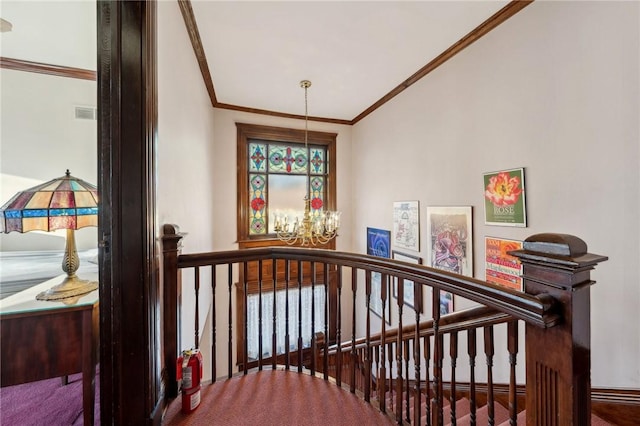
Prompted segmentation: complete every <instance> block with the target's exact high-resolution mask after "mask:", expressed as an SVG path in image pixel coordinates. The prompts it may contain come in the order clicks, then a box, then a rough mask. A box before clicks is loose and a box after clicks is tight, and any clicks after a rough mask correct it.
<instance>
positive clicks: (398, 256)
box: [391, 250, 422, 313]
mask: <svg viewBox="0 0 640 426" xmlns="http://www.w3.org/2000/svg"><path fill="white" fill-rule="evenodd" d="M391 254H392V257H393V259H395V260H401V261H403V262H407V263H415V264H418V265H420V264H421V263H422V258H420V257H418V256H413V255H410V254H404V253H400V252H398V251H395V250H393V251H392V252H391ZM398 281H399V280H398V279H397V278H395V279H394V283H393V297H395V298H396V299H397V298H398ZM403 285H404V291H403V292H402V294H403V299H404V304H405V305H407V306H409V307H410V308H411V309H414V310H415V308H416V302H415V300H416V297H417V299H418V300H422V286H421V285H418V286H416V285H415V283H414V282H413V281H409V280H404V281H403ZM418 309H419V310H418V312H420V313H422V303H420V305H419V306H418Z"/></svg>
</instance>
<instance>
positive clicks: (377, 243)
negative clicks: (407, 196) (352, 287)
mask: <svg viewBox="0 0 640 426" xmlns="http://www.w3.org/2000/svg"><path fill="white" fill-rule="evenodd" d="M367 254H370V255H372V256H379V257H386V258H389V257H390V255H391V231H388V230H384V229H377V228H367ZM385 281H386V282H384V283H383V282H382V274H380V273H379V272H372V273H371V298H370V301H369V309H370V310H371V312H373V313H374V314H376V315H377V316H379V317H380V318H382V286H383V285H384V286H386V287H385V288H386V289H387V306H385V312H386V314H385V318H384V320H385V321H386V322H387V323H388V324H391V297H389V279H388V278H387V279H386V280H385Z"/></svg>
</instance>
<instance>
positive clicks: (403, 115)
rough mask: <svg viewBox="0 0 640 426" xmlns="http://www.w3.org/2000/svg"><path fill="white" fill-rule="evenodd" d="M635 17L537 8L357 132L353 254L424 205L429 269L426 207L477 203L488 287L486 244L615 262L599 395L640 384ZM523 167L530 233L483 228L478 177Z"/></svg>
mask: <svg viewBox="0 0 640 426" xmlns="http://www.w3.org/2000/svg"><path fill="white" fill-rule="evenodd" d="M639 6H640V5H639V4H638V3H636V2H535V3H533V4H532V5H530V6H529V7H527V8H525V9H524V10H523V11H522V12H520V13H518V14H517V15H516V16H514V17H513V18H511V19H510V20H509V21H507V22H506V23H504V24H502V25H501V26H500V27H498V28H497V29H495V30H493V31H492V32H491V33H490V34H489V35H487V36H485V37H484V38H482V39H481V40H480V41H478V42H476V43H475V44H473V45H472V46H471V47H468V48H467V49H466V50H464V51H463V52H462V53H460V54H458V55H457V56H456V57H455V58H453V59H452V60H451V61H449V62H447V63H446V64H445V65H443V66H441V67H440V68H438V69H437V70H435V71H434V72H432V73H431V74H429V75H428V76H427V77H425V78H423V79H422V80H421V81H419V82H418V83H417V84H415V85H413V86H412V87H410V88H409V89H408V90H406V91H405V92H403V93H402V94H400V95H399V96H397V97H396V98H394V99H393V100H392V101H391V102H389V103H387V104H386V105H384V106H383V107H382V108H380V109H379V110H377V111H375V112H374V113H373V114H371V115H370V116H368V117H367V118H365V119H364V120H363V121H362V122H360V123H358V124H357V125H355V126H354V128H353V132H352V145H353V153H352V155H351V160H352V166H353V169H352V194H353V196H354V197H353V210H352V211H351V214H352V217H353V218H354V223H353V227H352V230H353V234H352V242H353V248H354V250H355V251H359V252H365V240H364V234H365V231H366V227H367V226H374V227H380V228H385V229H391V227H392V203H393V201H399V200H419V201H420V215H421V224H422V227H421V241H422V244H421V249H422V251H421V255H422V257H423V258H426V244H425V238H426V229H425V225H426V207H427V206H446V205H453V206H455V205H471V206H473V210H474V212H473V219H474V221H473V226H474V260H475V265H474V271H475V276H476V277H478V278H484V272H485V271H484V265H483V256H484V237H485V236H496V237H504V238H513V239H524V238H526V237H528V236H530V235H533V234H536V233H540V232H560V233H568V234H573V235H576V236H578V237H580V238H582V239H583V240H585V241H586V242H587V244H588V246H589V251H590V252H592V253H598V254H603V255H607V256H609V257H610V260H609V261H608V262H606V263H603V264H601V265H599V266H598V267H597V268H596V270H595V272H593V273H592V277H593V278H594V279H595V280H597V284H596V285H595V286H594V287H592V303H591V309H592V333H591V334H592V383H593V385H594V386H599V387H633V388H638V387H640V363H639V362H638V360H639V359H640V321H638V319H637V313H638V312H639V311H640V285H639V283H640V266H639V263H640V262H639V260H640V239H639V238H638V237H640V229H639V225H638V222H639V221H638V217H639V215H640V210H639V198H640V176H639V172H638V170H639V168H640V154H639V145H640V142H639V138H640V135H639V116H640V108H639V99H640V92H639V90H640V85H639V76H640V69H639V50H640V49H639V41H640V36H639V24H638V23H639V17H640V11H639ZM374 164H375V165H377V166H375V167H374V166H372V165H374ZM515 167H525V174H526V201H527V220H528V227H527V228H509V227H496V226H485V225H484V220H483V193H482V185H483V184H482V173H483V172H488V171H495V170H500V169H507V168H515ZM343 182H344V181H343ZM464 306H465V303H464V302H463V301H461V300H459V299H457V300H456V308H457V309H460V308H462V307H464ZM359 315H360V317H363V316H364V312H361V313H359Z"/></svg>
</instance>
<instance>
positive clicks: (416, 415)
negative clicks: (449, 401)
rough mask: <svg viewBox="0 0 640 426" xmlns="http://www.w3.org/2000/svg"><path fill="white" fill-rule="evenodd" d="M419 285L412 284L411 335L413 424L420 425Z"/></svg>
mask: <svg viewBox="0 0 640 426" xmlns="http://www.w3.org/2000/svg"><path fill="white" fill-rule="evenodd" d="M420 288H421V287H420V286H419V285H418V284H417V283H414V284H413V291H414V294H413V303H414V306H413V309H414V312H415V314H416V330H415V335H414V336H413V364H414V372H415V385H414V399H413V424H414V425H418V426H419V425H420V420H421V417H422V416H421V414H422V413H421V409H420V408H421V405H422V393H421V392H420V361H421V360H420V311H421V310H422V307H421V303H422V300H421V299H422V297H418V294H417V293H418V289H420Z"/></svg>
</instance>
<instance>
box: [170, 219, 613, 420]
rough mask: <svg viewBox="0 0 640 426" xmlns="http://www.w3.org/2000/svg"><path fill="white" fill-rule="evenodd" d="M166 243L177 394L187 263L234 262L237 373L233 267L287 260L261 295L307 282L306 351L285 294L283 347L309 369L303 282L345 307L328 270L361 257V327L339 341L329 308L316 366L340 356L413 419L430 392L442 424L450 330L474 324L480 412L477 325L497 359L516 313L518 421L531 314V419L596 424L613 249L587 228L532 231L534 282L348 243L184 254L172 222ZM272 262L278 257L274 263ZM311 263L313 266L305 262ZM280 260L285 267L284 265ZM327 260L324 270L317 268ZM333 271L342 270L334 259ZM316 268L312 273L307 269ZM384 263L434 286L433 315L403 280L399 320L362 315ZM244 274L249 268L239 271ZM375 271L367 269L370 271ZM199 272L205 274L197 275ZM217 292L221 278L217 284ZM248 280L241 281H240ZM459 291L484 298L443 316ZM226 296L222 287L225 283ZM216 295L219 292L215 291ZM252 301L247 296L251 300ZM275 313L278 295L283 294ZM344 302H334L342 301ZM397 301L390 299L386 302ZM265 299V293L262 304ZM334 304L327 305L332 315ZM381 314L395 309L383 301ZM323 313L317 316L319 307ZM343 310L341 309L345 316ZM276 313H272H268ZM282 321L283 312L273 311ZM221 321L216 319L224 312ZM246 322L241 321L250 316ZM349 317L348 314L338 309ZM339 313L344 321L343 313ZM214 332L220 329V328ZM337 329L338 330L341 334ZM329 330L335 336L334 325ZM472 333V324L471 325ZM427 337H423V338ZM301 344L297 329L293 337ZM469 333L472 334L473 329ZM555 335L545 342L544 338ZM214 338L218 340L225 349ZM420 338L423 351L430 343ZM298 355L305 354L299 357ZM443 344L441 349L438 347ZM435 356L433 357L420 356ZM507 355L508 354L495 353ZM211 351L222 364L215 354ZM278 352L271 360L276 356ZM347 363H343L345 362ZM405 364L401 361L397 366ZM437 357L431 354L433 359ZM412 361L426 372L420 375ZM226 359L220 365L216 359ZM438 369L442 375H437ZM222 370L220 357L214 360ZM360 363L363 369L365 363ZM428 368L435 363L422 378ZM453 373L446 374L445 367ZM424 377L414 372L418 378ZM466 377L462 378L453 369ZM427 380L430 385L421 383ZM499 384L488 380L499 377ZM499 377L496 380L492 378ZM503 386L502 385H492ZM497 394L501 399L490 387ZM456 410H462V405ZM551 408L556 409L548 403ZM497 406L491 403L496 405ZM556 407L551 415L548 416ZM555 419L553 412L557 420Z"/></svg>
mask: <svg viewBox="0 0 640 426" xmlns="http://www.w3.org/2000/svg"><path fill="white" fill-rule="evenodd" d="M163 231H164V236H163V246H164V256H163V259H164V269H163V274H164V300H163V302H164V303H163V306H164V327H165V333H164V349H163V353H164V361H165V370H164V371H163V373H164V374H163V377H164V378H165V382H166V385H165V388H166V394H167V396H169V397H175V396H176V395H177V385H176V383H175V358H176V357H177V355H178V349H179V338H180V336H179V330H180V327H179V322H180V305H181V300H180V299H181V294H180V291H181V290H180V288H181V283H180V276H181V273H180V269H183V268H194V269H195V270H197V268H200V267H204V266H213V276H214V277H215V276H216V271H215V266H216V265H225V267H227V268H228V279H227V283H226V286H225V285H224V284H221V285H220V287H222V288H225V287H226V288H227V289H228V297H229V306H228V315H229V321H228V329H229V337H228V339H229V340H228V343H229V344H228V354H227V358H228V363H229V365H228V370H229V377H231V375H232V344H231V339H232V334H233V333H232V331H234V330H235V329H237V328H238V327H244V328H245V330H244V335H245V336H246V335H247V330H246V326H247V319H246V312H245V322H244V323H240V324H232V314H231V311H232V304H231V289H232V287H231V286H232V275H233V274H232V268H236V270H239V271H240V272H242V271H243V269H244V272H245V274H244V275H245V276H246V275H247V273H246V269H247V265H248V264H249V263H250V262H257V264H258V265H259V267H258V270H259V271H262V270H263V268H262V266H263V262H265V265H267V264H268V265H270V266H269V268H272V273H271V277H278V274H277V271H276V265H277V262H276V261H279V262H283V265H284V270H283V271H282V276H283V278H282V279H281V278H275V279H273V278H266V277H263V276H262V275H261V272H260V273H259V275H258V278H257V285H258V289H259V293H258V295H259V297H262V296H261V295H262V293H261V292H262V291H263V288H264V289H265V291H270V290H269V289H272V290H273V291H274V292H275V290H276V288H278V289H280V288H282V289H284V290H285V291H287V292H288V291H289V288H291V289H292V290H294V289H298V291H299V293H298V296H297V297H298V303H297V308H298V309H297V313H298V321H297V323H296V324H293V323H292V324H291V327H292V330H293V329H294V328H295V329H297V337H298V339H297V340H298V343H297V347H296V352H297V354H296V353H294V352H291V353H289V348H290V345H289V343H290V341H289V334H288V333H289V323H288V321H289V305H288V300H289V299H288V296H287V297H286V300H287V302H286V315H285V317H286V318H285V320H286V321H287V327H286V330H287V332H286V333H287V334H286V336H285V348H286V352H285V354H284V356H283V357H280V355H277V354H276V355H277V356H278V357H279V358H280V359H284V361H285V365H286V368H287V369H288V368H289V365H292V366H293V365H295V366H297V370H298V371H302V369H303V363H304V366H307V364H306V360H303V349H302V348H303V344H302V337H301V336H302V328H301V322H300V321H301V320H300V318H301V317H302V312H301V311H300V310H301V306H302V304H301V300H300V297H301V296H300V295H301V289H302V286H303V285H310V286H311V288H312V289H313V288H314V287H315V286H320V285H322V286H324V288H325V306H327V305H329V306H334V307H337V310H338V312H340V309H341V306H342V304H341V302H340V297H341V296H340V294H341V293H340V290H341V289H342V283H341V282H340V283H339V285H338V287H337V288H338V291H337V299H338V301H337V304H336V301H330V303H328V302H329V300H328V297H329V296H328V292H327V291H326V289H327V286H328V283H329V281H330V279H329V267H331V268H337V269H335V271H336V276H337V277H338V279H339V280H341V277H342V268H345V267H346V268H351V290H352V300H351V301H350V303H351V308H352V309H353V315H352V323H353V324H352V330H351V333H350V334H351V335H350V336H349V337H347V339H349V340H348V341H346V342H340V341H339V340H338V342H339V343H338V344H337V345H332V346H328V345H329V343H332V342H333V340H331V339H330V338H328V337H327V335H326V333H327V331H328V329H327V325H326V319H325V324H324V333H314V334H313V335H312V338H311V345H312V354H311V358H310V361H309V365H308V366H307V367H310V369H311V372H312V373H313V372H318V373H319V372H322V373H324V377H325V379H327V378H328V374H329V373H328V370H329V367H331V369H333V370H332V371H333V372H334V373H335V376H336V377H337V382H338V383H341V381H342V380H343V379H344V381H345V382H348V384H349V387H350V389H351V391H352V392H355V391H356V390H359V391H362V392H363V396H364V399H365V400H366V401H369V399H370V398H376V396H377V399H378V400H379V406H380V409H381V410H382V411H386V406H387V405H386V404H387V399H386V394H387V393H390V394H392V395H393V399H392V400H391V399H390V400H389V405H390V409H391V410H393V411H394V413H395V418H396V420H397V421H399V422H402V421H409V420H412V421H413V422H415V423H419V421H420V420H419V419H420V418H421V416H422V413H421V411H420V408H419V406H420V404H419V401H421V398H422V396H423V395H422V394H426V398H427V401H429V402H428V403H427V404H426V406H425V411H426V412H425V414H426V415H427V416H428V418H430V419H433V421H434V422H435V424H438V423H441V422H442V421H443V420H444V419H443V371H442V370H443V368H442V367H443V359H444V357H445V356H447V355H446V354H447V353H448V356H449V357H450V358H451V360H452V365H455V363H456V359H457V358H458V356H459V354H458V340H457V338H456V340H451V339H449V348H448V350H446V349H445V348H444V343H443V342H444V340H443V338H444V336H446V335H449V336H451V335H453V336H456V337H457V336H458V333H464V334H467V336H466V339H465V340H466V342H467V352H468V355H469V364H470V366H471V382H470V385H469V392H468V395H469V399H470V400H471V403H472V407H471V415H472V416H474V415H475V405H476V404H475V400H476V397H475V392H476V384H475V378H474V377H475V373H474V366H475V362H476V361H475V360H476V348H475V345H476V332H477V331H478V330H483V331H484V336H485V339H484V343H485V348H484V352H485V355H486V356H487V364H488V366H489V367H491V364H492V363H493V354H494V350H495V349H494V347H493V343H491V345H490V346H487V345H488V344H489V343H490V342H493V333H494V329H493V326H494V325H496V324H501V323H507V324H508V327H507V330H508V335H507V345H508V351H509V366H508V367H507V368H509V370H510V372H511V375H510V383H511V388H513V389H511V391H512V392H511V393H510V396H509V408H510V412H511V413H510V416H511V420H512V422H513V421H515V417H516V414H517V410H518V407H517V398H516V394H515V383H516V380H515V365H516V353H517V341H518V336H517V328H518V327H517V320H522V321H524V322H525V324H526V335H525V340H526V372H527V378H526V380H527V384H526V386H527V392H526V398H527V401H526V406H527V416H528V417H527V424H540V425H547V424H563V425H565V424H566V425H578V424H580V425H581V424H587V423H586V422H587V418H586V417H585V416H586V414H588V413H589V412H590V399H589V392H590V317H589V316H590V312H589V308H590V307H589V297H590V296H589V291H590V290H589V289H590V286H591V285H592V284H593V281H591V280H590V275H589V274H590V270H592V269H593V268H594V267H595V265H596V264H598V263H599V262H602V261H604V260H607V258H606V257H605V256H599V255H594V254H589V253H587V246H586V244H585V243H584V242H583V241H582V240H580V239H579V238H576V237H573V236H568V235H562V234H539V235H534V236H532V237H530V238H528V239H527V240H526V241H525V242H524V244H523V250H518V251H514V252H511V254H512V255H514V256H516V257H518V258H519V259H520V261H521V262H522V263H523V265H524V272H523V282H524V290H525V291H524V292H520V291H515V290H513V289H509V288H504V287H501V286H498V285H494V284H490V283H487V282H484V281H481V280H477V279H475V278H470V277H465V276H460V275H457V274H453V273H449V272H446V271H441V270H437V269H433V268H429V267H426V266H422V265H416V264H409V263H405V262H401V261H398V260H393V259H384V258H380V257H375V256H368V255H363V254H357V253H346V252H338V251H333V250H322V249H308V248H298V247H296V248H293V247H261V248H254V249H244V250H232V251H224V252H214V253H198V254H186V255H182V254H180V248H181V239H182V235H183V234H180V232H179V229H178V228H177V227H176V226H174V225H165V226H164V228H163ZM267 262H270V263H267ZM289 264H291V265H293V266H295V270H296V271H298V272H297V273H296V274H295V276H293V275H292V276H290V275H289ZM304 265H308V266H304ZM278 267H279V266H278ZM320 270H322V271H323V272H322V274H318V273H316V272H317V271H320ZM332 270H334V269H332ZM307 271H308V273H307ZM374 272H375V273H378V274H380V276H381V277H382V282H386V280H387V278H389V279H392V278H393V279H396V280H398V282H399V283H401V282H402V280H408V281H412V282H413V283H414V285H415V286H416V287H431V288H432V301H431V302H432V303H431V305H432V306H431V311H432V313H433V314H432V316H433V318H432V319H430V320H427V321H422V322H421V321H420V315H419V313H420V311H421V310H422V309H421V307H419V305H418V304H419V303H420V302H421V301H416V306H418V307H419V308H420V309H417V308H416V307H406V306H405V304H404V300H403V297H404V295H403V287H404V286H402V285H398V295H397V299H396V303H397V311H396V312H397V313H398V320H399V323H398V328H395V329H386V324H385V323H384V321H382V323H381V324H382V325H381V327H380V328H378V329H376V331H378V332H377V333H373V332H372V330H371V323H372V322H371V313H370V310H369V309H366V310H365V311H364V313H365V315H363V317H358V318H357V317H356V309H359V308H361V306H357V305H356V295H358V297H359V302H358V303H362V299H364V300H365V305H366V307H368V306H369V303H370V297H371V295H372V291H371V277H372V274H373V273H374ZM240 275H242V274H240ZM362 276H364V278H365V279H364V280H362V279H361V277H362ZM198 285H199V281H197V280H196V286H198ZM239 285H240V286H244V290H245V291H244V294H245V297H246V294H247V291H246V287H247V281H246V280H244V281H241V282H240V283H239ZM212 286H213V289H214V290H213V291H214V293H215V287H216V284H215V281H213V283H212ZM238 288H240V287H238ZM381 291H382V294H381V295H380V296H381V297H382V299H383V300H384V299H386V298H387V297H389V295H387V294H386V289H385V287H384V286H383V288H382V289H381ZM443 291H445V292H450V293H453V294H455V295H457V296H461V297H464V298H466V299H468V300H470V301H472V302H475V303H477V304H479V305H480V306H478V307H475V308H471V309H467V310H463V311H458V312H454V313H451V314H447V315H442V316H441V315H440V311H439V294H440V292H443ZM214 297H215V294H214ZM213 300H214V302H215V299H213ZM245 303H246V301H245ZM273 303H274V312H275V299H274V302H273ZM331 304H333V305H331ZM385 305H386V303H383V306H385ZM259 306H262V303H261V302H260V303H259ZM313 306H314V305H311V310H310V312H311V313H312V314H313V313H314V312H315V311H314V309H315V308H314V307H313ZM403 309H405V311H406V313H407V314H408V315H407V316H406V317H405V321H406V320H407V317H409V318H411V317H412V315H413V314H414V313H415V321H414V320H413V319H411V320H409V321H408V322H405V325H403V323H402V321H403V316H402V313H403ZM259 312H260V314H259V320H258V321H259V324H262V323H263V319H262V313H261V312H262V311H261V310H259ZM326 314H327V311H325V315H326ZM382 314H383V316H384V314H385V311H384V308H383V311H382ZM312 318H315V315H312ZM338 318H340V317H338ZM267 320H269V319H266V318H265V319H264V321H267ZM270 320H271V322H272V323H273V327H274V330H275V316H274V317H273V318H271V319H270ZM214 321H215V318H214ZM240 321H241V320H240ZM338 321H340V320H339V319H338ZM356 321H358V322H359V324H364V327H365V328H364V330H365V331H364V332H362V334H361V335H362V336H363V337H358V336H356ZM338 323H339V322H338ZM213 327H214V336H215V327H216V325H215V324H214V325H213ZM311 328H312V329H313V330H316V328H315V325H314V320H312V321H311ZM259 330H260V331H259V333H258V337H259V354H258V356H257V358H258V368H262V365H263V359H262V353H263V351H262V341H263V339H267V338H268V339H271V340H272V348H274V347H275V342H276V335H275V331H274V334H272V335H269V336H263V335H262V327H259ZM340 333H341V330H338V333H337V336H341V334H340ZM329 337H330V336H329ZM332 338H333V337H332ZM460 338H463V337H462V334H461V336H460ZM421 339H422V341H421ZM242 340H243V339H241V341H240V342H239V344H240V345H242V346H239V347H241V348H243V352H244V357H245V359H248V358H247V347H246V341H242ZM291 340H292V342H291V343H292V344H294V345H295V342H293V340H295V339H294V338H291ZM463 342H464V340H463ZM541 342H544V344H541ZM215 347H216V346H215V337H214V345H213V348H214V349H213V350H214V352H215ZM421 347H423V348H424V350H423V351H422V353H421ZM276 355H272V360H271V363H272V364H273V365H275V363H276ZM296 355H297V356H296ZM431 355H432V356H431ZM330 356H333V357H335V362H333V361H332V362H331V364H329V361H328V358H329V357H330ZM422 358H424V362H423V363H422V364H415V363H416V360H417V362H418V363H420V362H421V359H422ZM496 358H497V357H496ZM212 362H213V363H215V353H214V354H213V359H212ZM267 362H268V361H265V365H266V363H267ZM343 362H344V367H343V364H342V363H343ZM394 363H395V365H393V364H394ZM430 363H431V364H430ZM410 365H411V366H412V368H413V371H414V374H415V376H412V377H411V378H410V377H409V373H410ZM214 367H215V364H214ZM241 368H242V369H243V370H244V372H245V373H246V372H247V363H246V362H245V363H242V366H241ZM430 369H431V370H432V372H433V374H432V375H431V372H430ZM214 371H215V368H214ZM356 371H357V374H356ZM421 371H422V372H424V374H423V375H422V376H424V377H426V379H425V378H423V377H421ZM445 375H446V373H445ZM492 375H493V373H492V370H489V371H488V377H489V382H491V381H492V380H491V377H492ZM414 377H415V378H414ZM451 377H452V380H453V379H454V378H455V368H454V370H453V371H452V373H451ZM454 381H455V380H454ZM423 382H424V386H423V385H422V383H423ZM490 384H491V383H489V385H490ZM488 387H489V388H491V386H488ZM457 389H459V388H457V387H456V385H455V383H451V386H448V387H447V392H449V396H448V398H449V399H450V400H451V402H453V401H455V398H456V392H458V391H457ZM410 393H412V397H413V401H414V406H415V410H416V411H413V413H412V414H413V415H410V397H411V395H410ZM487 394H488V395H490V396H491V395H492V390H491V389H489V390H488V391H487ZM490 399H491V400H493V398H492V397H491V398H490ZM454 413H455V411H454ZM543 413H545V414H543ZM491 414H492V413H491ZM549 416H550V417H549ZM552 420H553V421H552Z"/></svg>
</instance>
